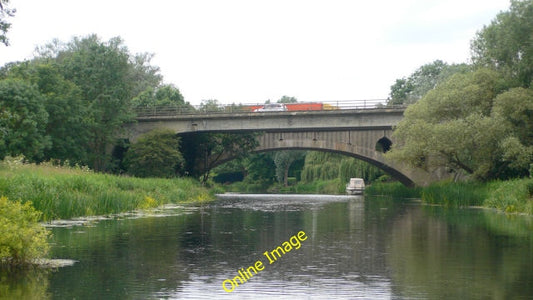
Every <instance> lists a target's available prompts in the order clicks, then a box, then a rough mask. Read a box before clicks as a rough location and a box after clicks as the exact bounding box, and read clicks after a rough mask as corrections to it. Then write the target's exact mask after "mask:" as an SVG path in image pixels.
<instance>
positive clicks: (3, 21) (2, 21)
mask: <svg viewBox="0 0 533 300" xmlns="http://www.w3.org/2000/svg"><path fill="white" fill-rule="evenodd" d="M7 4H9V0H0V43H2V44H4V45H6V46H9V40H8V38H7V32H8V30H9V28H11V23H9V22H8V21H7V19H9V18H10V17H13V16H14V15H15V13H16V12H17V10H16V9H12V8H9V7H8V6H7Z"/></svg>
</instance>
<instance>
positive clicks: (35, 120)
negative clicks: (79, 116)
mask: <svg viewBox="0 0 533 300" xmlns="http://www.w3.org/2000/svg"><path fill="white" fill-rule="evenodd" d="M47 121H48V113H47V112H46V110H45V107H44V100H43V97H42V95H41V94H40V93H39V91H38V89H37V88H36V87H35V86H34V85H30V84H28V83H26V82H24V81H22V80H18V79H5V80H0V158H2V159H3V158H4V157H5V156H6V155H11V156H17V155H21V154H22V155H24V156H25V157H26V158H27V159H29V160H31V161H41V160H42V159H43V157H44V151H45V150H46V149H47V148H48V147H50V137H49V136H47V135H46V131H45V128H46V124H47Z"/></svg>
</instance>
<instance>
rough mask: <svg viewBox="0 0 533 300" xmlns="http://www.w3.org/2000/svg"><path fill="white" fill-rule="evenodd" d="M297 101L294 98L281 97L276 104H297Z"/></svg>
mask: <svg viewBox="0 0 533 300" xmlns="http://www.w3.org/2000/svg"><path fill="white" fill-rule="evenodd" d="M297 102H298V99H296V98H295V97H289V96H283V97H281V98H280V99H279V100H278V103H297Z"/></svg>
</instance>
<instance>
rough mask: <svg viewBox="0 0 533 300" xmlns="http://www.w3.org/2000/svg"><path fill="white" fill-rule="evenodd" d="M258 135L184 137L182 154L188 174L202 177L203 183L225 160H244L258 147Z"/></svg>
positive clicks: (224, 134) (190, 134) (216, 134)
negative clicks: (230, 158)
mask: <svg viewBox="0 0 533 300" xmlns="http://www.w3.org/2000/svg"><path fill="white" fill-rule="evenodd" d="M255 137H256V134H254V133H245V134H231V133H189V134H185V135H183V143H182V148H181V152H182V153H183V156H184V157H185V160H186V169H187V172H188V173H189V174H191V175H194V176H201V181H202V183H206V182H207V181H208V179H209V174H210V172H211V170H212V169H213V168H214V167H215V166H217V165H219V164H220V163H221V162H222V161H224V160H225V159H227V158H229V157H232V158H237V159H238V158H244V157H245V156H247V155H248V154H249V153H250V152H251V151H252V150H253V149H255V148H256V147H257V145H258V142H257V140H256V138H255Z"/></svg>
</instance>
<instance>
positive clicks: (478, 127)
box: [386, 69, 509, 179]
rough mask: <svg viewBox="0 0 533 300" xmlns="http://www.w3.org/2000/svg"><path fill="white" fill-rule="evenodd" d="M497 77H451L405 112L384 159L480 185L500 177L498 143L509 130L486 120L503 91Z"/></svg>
mask: <svg viewBox="0 0 533 300" xmlns="http://www.w3.org/2000/svg"><path fill="white" fill-rule="evenodd" d="M505 88H506V86H505V83H504V81H503V79H502V78H501V76H500V75H499V74H498V73H496V72H494V71H490V70H487V69H480V70H478V71H476V72H471V73H467V74H456V75H454V76H452V77H451V78H450V79H449V80H448V81H446V82H445V83H443V84H441V85H438V86H437V87H436V88H435V89H434V90H432V91H430V92H428V94H427V95H426V96H425V97H424V98H422V99H421V100H420V101H418V102H417V103H415V104H413V105H411V106H409V107H408V108H407V110H406V111H405V117H404V119H403V120H402V121H401V122H400V123H399V124H398V126H397V128H396V130H395V131H394V136H395V137H396V138H397V140H398V141H399V143H397V144H396V145H393V148H392V151H390V152H389V153H387V154H386V155H388V156H389V157H391V158H393V159H397V160H401V161H404V162H407V163H409V164H411V165H413V166H416V167H424V168H432V167H448V168H450V169H452V170H456V171H457V170H462V171H464V172H466V173H468V174H472V175H474V176H475V177H477V178H480V179H490V178H495V177H498V175H499V174H500V173H501V172H502V169H501V168H500V167H501V164H499V163H498V162H499V161H500V158H501V155H502V151H501V148H500V147H499V144H500V141H502V140H503V139H504V137H506V136H507V134H508V132H509V128H508V127H506V126H504V125H502V124H501V122H500V121H499V120H498V119H495V118H492V117H491V111H492V106H493V101H494V99H495V98H496V96H497V95H498V94H499V93H500V92H502V91H503V90H505Z"/></svg>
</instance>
